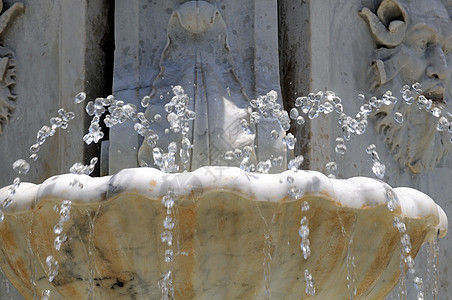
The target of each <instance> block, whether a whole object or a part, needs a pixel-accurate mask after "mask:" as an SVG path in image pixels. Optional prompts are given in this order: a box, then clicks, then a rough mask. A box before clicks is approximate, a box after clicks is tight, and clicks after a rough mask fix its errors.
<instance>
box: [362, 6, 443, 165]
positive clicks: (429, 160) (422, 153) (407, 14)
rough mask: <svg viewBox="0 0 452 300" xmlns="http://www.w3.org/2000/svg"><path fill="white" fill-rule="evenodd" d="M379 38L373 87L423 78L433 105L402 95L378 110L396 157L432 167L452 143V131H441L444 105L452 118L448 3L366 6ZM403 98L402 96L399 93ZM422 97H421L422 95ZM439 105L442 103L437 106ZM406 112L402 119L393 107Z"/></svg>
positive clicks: (396, 87)
mask: <svg viewBox="0 0 452 300" xmlns="http://www.w3.org/2000/svg"><path fill="white" fill-rule="evenodd" d="M361 15H362V16H363V18H364V19H365V20H366V21H367V23H368V25H369V28H370V32H371V34H372V37H373V39H374V41H375V43H376V44H377V49H376V50H375V53H374V59H373V61H372V64H371V72H370V73H371V78H370V84H371V85H372V91H373V92H374V93H377V94H383V93H384V92H385V91H387V90H389V91H392V92H393V93H395V92H398V91H399V90H400V89H401V87H402V86H403V85H405V84H410V85H411V84H413V83H415V82H419V83H420V85H421V89H422V95H424V96H425V97H426V98H428V99H431V100H432V106H431V107H429V106H428V105H427V108H423V109H419V107H418V105H417V103H416V101H414V103H413V104H411V105H410V103H409V101H408V103H407V102H406V101H404V100H403V99H400V100H399V101H398V102H397V103H395V104H392V105H383V106H382V107H381V108H380V110H379V111H378V112H376V113H374V114H373V116H374V119H375V125H376V129H377V130H378V132H379V133H380V134H382V135H383V136H384V138H385V140H386V142H387V144H388V146H389V149H390V151H391V153H392V154H393V155H394V159H395V160H397V161H398V162H399V164H400V166H401V167H402V168H409V169H410V170H411V172H413V173H420V172H422V171H425V170H431V169H432V168H433V167H435V166H436V165H437V164H438V163H439V162H440V160H441V159H442V158H443V157H444V156H445V155H447V154H448V152H449V151H450V149H451V148H452V144H451V142H450V133H449V132H448V130H447V127H446V128H445V130H442V131H438V130H437V124H438V121H439V116H438V115H437V114H436V116H435V114H432V109H435V108H440V109H441V112H442V115H443V116H444V117H445V118H448V119H450V115H448V114H447V112H451V111H452V110H451V107H452V105H451V103H452V86H451V76H452V75H451V74H452V55H451V54H450V52H451V49H452V21H451V17H450V15H449V13H448V6H447V4H445V3H443V2H441V1H440V0H383V1H382V2H381V3H380V5H379V7H378V9H377V12H376V14H375V13H373V12H371V11H370V10H369V9H368V8H364V9H363V10H362V11H361ZM399 98H401V97H399ZM421 98H422V97H421ZM436 110H437V109H436ZM395 112H400V113H402V115H403V116H404V119H405V121H404V123H402V124H400V123H399V122H397V121H396V120H395V118H394V113H395Z"/></svg>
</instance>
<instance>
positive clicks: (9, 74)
mask: <svg viewBox="0 0 452 300" xmlns="http://www.w3.org/2000/svg"><path fill="white" fill-rule="evenodd" d="M24 9H25V6H24V5H23V4H22V3H15V4H13V5H12V6H11V7H10V8H8V9H7V10H6V11H4V12H3V13H2V14H1V15H0V36H1V35H2V34H3V32H4V31H5V30H6V29H7V28H8V27H9V25H10V24H11V23H12V22H13V21H14V19H15V18H16V17H17V16H18V15H19V14H21V13H22V12H23V11H24ZM2 10H3V2H0V11H2ZM15 84H16V61H15V56H14V52H13V51H12V50H11V49H9V48H8V47H5V46H4V45H3V42H1V41H0V134H2V133H3V130H4V127H5V125H6V124H7V123H8V120H9V118H10V117H11V115H12V113H13V112H14V110H15V101H16V95H15V93H14V86H15Z"/></svg>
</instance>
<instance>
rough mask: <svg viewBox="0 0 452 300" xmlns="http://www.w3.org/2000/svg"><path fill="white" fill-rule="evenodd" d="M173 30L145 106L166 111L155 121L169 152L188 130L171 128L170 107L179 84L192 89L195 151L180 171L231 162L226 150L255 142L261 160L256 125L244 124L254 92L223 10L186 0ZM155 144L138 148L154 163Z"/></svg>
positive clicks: (150, 114)
mask: <svg viewBox="0 0 452 300" xmlns="http://www.w3.org/2000/svg"><path fill="white" fill-rule="evenodd" d="M167 35H168V41H167V45H166V47H165V49H164V51H163V54H162V56H161V60H160V73H159V74H158V76H157V77H156V79H155V80H154V82H153V85H152V91H151V94H150V101H149V103H150V105H149V107H148V108H147V109H146V112H145V115H146V118H147V119H148V120H155V116H156V115H160V116H161V120H160V121H159V122H155V123H154V126H153V128H158V129H157V131H158V132H156V133H157V134H158V136H159V140H158V142H157V144H156V146H157V147H160V148H161V149H162V150H163V151H164V152H166V150H167V149H168V145H169V144H170V143H171V142H176V144H177V149H181V147H184V145H181V141H183V140H184V138H183V137H184V135H182V134H181V132H182V130H179V129H178V130H177V131H173V130H171V131H168V128H170V127H171V124H170V122H169V121H168V118H167V116H168V117H170V115H169V114H168V113H169V111H168V110H167V109H166V107H165V104H167V103H168V102H169V101H170V99H171V98H172V97H173V96H175V95H174V94H173V86H176V85H180V86H182V87H183V89H184V92H185V93H186V96H184V97H188V98H189V100H188V98H187V105H188V106H187V109H188V110H189V111H194V112H195V113H196V118H195V119H194V120H193V121H190V125H189V126H190V129H188V135H187V136H188V139H189V140H190V143H191V145H192V152H191V153H192V154H191V157H190V158H189V161H188V160H187V161H183V162H180V161H179V157H177V158H176V160H177V161H178V164H179V165H180V169H179V171H183V170H195V169H197V168H199V167H201V166H206V165H229V163H230V162H228V161H227V160H225V158H224V153H225V152H226V151H233V150H235V149H237V148H238V149H243V148H244V147H245V146H250V147H251V148H249V149H252V150H251V154H250V161H249V162H250V163H255V162H256V153H255V151H254V147H253V145H254V143H255V139H256V128H254V126H253V125H250V126H249V129H250V130H249V131H248V132H246V131H244V130H243V127H242V124H241V122H243V120H246V122H247V123H250V112H249V105H250V104H249V98H248V96H247V94H246V92H245V89H244V87H243V85H242V84H241V82H240V80H239V78H238V77H237V72H236V70H235V67H234V63H233V60H232V57H231V50H230V47H229V44H228V31H227V28H226V24H225V22H224V20H223V17H222V15H221V14H220V12H219V11H218V10H217V9H216V8H215V7H214V6H213V5H211V4H209V3H208V2H205V1H190V2H185V3H184V4H182V5H181V6H180V7H179V8H178V9H177V10H175V11H174V12H173V13H172V15H171V17H170V20H169V23H168V29H167ZM178 93H179V92H178ZM178 96H181V95H178ZM176 110H177V107H176ZM174 113H175V112H172V113H170V114H173V115H174ZM183 126H184V124H181V127H183ZM165 129H166V131H165ZM181 129H182V128H181ZM187 136H186V137H187ZM268 136H269V137H270V133H269V132H268ZM186 141H187V140H186ZM183 143H184V142H182V144H183ZM186 143H188V142H186ZM150 144H151V145H150ZM281 145H282V144H281ZM282 146H283V145H282ZM153 147H154V145H152V142H151V143H148V142H147V141H146V140H145V141H144V142H143V144H142V145H141V147H140V150H139V153H138V160H139V163H140V165H141V166H154V161H153V155H152V150H153ZM185 147H187V145H185ZM178 151H179V150H178ZM181 156H182V155H181Z"/></svg>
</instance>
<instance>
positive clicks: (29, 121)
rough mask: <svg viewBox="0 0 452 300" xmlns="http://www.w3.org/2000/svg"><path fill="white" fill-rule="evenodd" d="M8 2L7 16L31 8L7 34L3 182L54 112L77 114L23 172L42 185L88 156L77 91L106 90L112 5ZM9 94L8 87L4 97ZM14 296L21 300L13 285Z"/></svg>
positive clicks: (100, 1)
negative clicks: (9, 84)
mask: <svg viewBox="0 0 452 300" xmlns="http://www.w3.org/2000/svg"><path fill="white" fill-rule="evenodd" d="M3 2H4V7H3V11H2V14H1V15H0V18H3V17H2V16H4V15H6V14H7V13H8V9H9V8H11V7H13V6H14V5H17V3H19V2H22V3H23V5H24V7H25V8H24V11H23V12H21V13H20V14H17V16H16V17H15V18H12V19H11V20H10V22H9V24H8V27H7V28H6V29H5V30H4V31H3V32H2V33H1V35H0V40H2V41H3V47H4V48H8V49H9V51H10V52H11V53H13V55H14V59H13V60H11V59H10V61H9V66H10V67H11V66H12V65H13V63H14V65H15V77H14V78H13V79H14V80H15V85H14V87H13V92H14V93H15V94H16V96H17V98H15V100H13V101H10V102H9V103H10V104H11V106H12V107H14V109H13V111H12V113H11V115H10V117H9V118H8V120H7V122H2V133H1V135H0V156H1V157H2V159H1V160H0V170H1V172H2V176H1V178H0V186H5V185H9V184H11V183H12V181H13V179H14V178H15V177H16V176H18V174H16V173H15V172H14V171H13V170H12V167H11V165H12V163H13V162H14V161H15V160H17V159H19V158H23V159H26V160H27V161H30V160H29V156H30V154H31V153H30V151H29V147H30V146H31V145H32V144H34V143H35V141H36V133H37V131H38V130H39V129H40V128H41V127H42V126H43V125H48V126H49V120H50V118H51V117H56V116H58V112H57V111H58V109H59V108H64V109H65V110H66V111H67V112H69V111H72V112H74V113H75V115H76V119H74V120H72V121H71V122H70V123H69V126H68V128H67V130H66V131H63V130H57V131H56V133H55V135H54V136H52V137H49V138H48V139H47V141H46V142H45V143H44V145H42V146H41V149H40V151H39V152H38V156H39V158H38V160H37V161H36V162H31V161H30V164H31V169H30V171H29V173H28V174H27V175H21V176H20V177H21V179H22V180H23V181H28V182H34V183H40V182H42V181H44V180H45V179H47V178H49V177H50V176H53V175H57V174H62V173H67V172H69V168H70V167H71V166H72V164H74V163H75V162H83V161H84V159H85V158H86V159H88V160H89V157H85V152H86V150H85V149H86V145H84V143H83V141H82V138H83V135H84V134H85V133H86V129H87V126H86V124H85V121H87V120H86V118H85V115H86V113H85V109H84V105H85V104H86V102H87V101H86V102H85V103H84V104H79V105H76V104H75V103H74V96H75V95H76V94H77V93H78V92H80V91H85V92H86V93H87V94H88V98H93V97H96V96H102V95H104V93H105V90H106V88H105V86H104V83H105V76H104V66H105V53H104V50H103V49H102V47H103V39H105V37H106V33H107V25H108V24H107V8H108V4H107V1H105V0H94V1H70V0H62V1H52V0H23V1H12V0H7V1H3ZM2 49H3V48H2ZM3 57H4V56H2V59H3ZM2 59H1V60H2ZM2 62H3V60H2ZM6 92H7V90H6V89H5V88H3V91H2V92H1V94H2V97H4V96H5V94H6ZM2 100H4V99H2ZM1 280H2V279H1V278H0V281H1ZM0 286H1V285H0ZM0 291H1V293H0V299H10V298H9V295H7V294H6V293H5V292H4V289H3V287H0ZM11 295H12V296H13V298H14V299H20V298H21V297H20V296H18V294H17V293H16V292H15V291H14V290H13V289H12V291H11ZM37 296H38V297H40V295H37Z"/></svg>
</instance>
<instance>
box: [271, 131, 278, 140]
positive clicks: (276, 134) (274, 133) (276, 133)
mask: <svg viewBox="0 0 452 300" xmlns="http://www.w3.org/2000/svg"><path fill="white" fill-rule="evenodd" d="M270 134H271V136H272V139H274V140H276V139H277V138H278V137H279V133H278V131H276V130H272V131H271V133H270Z"/></svg>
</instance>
